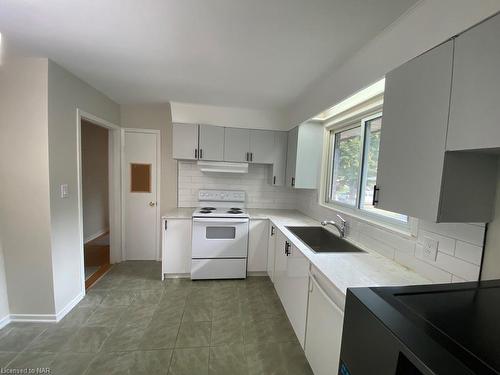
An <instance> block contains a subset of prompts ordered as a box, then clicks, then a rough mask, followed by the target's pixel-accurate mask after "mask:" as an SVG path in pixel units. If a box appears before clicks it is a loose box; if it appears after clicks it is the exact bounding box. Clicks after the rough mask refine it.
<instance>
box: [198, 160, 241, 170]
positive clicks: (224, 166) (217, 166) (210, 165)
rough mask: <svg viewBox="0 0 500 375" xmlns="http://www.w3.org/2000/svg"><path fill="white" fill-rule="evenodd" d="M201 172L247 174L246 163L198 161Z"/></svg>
mask: <svg viewBox="0 0 500 375" xmlns="http://www.w3.org/2000/svg"><path fill="white" fill-rule="evenodd" d="M198 168H200V171H202V172H211V173H248V163H228V162H225V161H198Z"/></svg>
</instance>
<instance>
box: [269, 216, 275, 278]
mask: <svg viewBox="0 0 500 375" xmlns="http://www.w3.org/2000/svg"><path fill="white" fill-rule="evenodd" d="M276 243H277V242H276V227H275V226H274V224H273V223H272V222H270V223H269V235H268V243H267V275H268V276H269V278H270V279H271V281H272V282H273V283H274V256H275V255H274V254H275V252H276Z"/></svg>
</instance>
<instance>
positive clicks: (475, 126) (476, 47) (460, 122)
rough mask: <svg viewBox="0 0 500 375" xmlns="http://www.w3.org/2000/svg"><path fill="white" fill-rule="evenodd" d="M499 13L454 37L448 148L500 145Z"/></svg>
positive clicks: (458, 148)
mask: <svg viewBox="0 0 500 375" xmlns="http://www.w3.org/2000/svg"><path fill="white" fill-rule="evenodd" d="M499 37H500V16H498V15H497V16H495V17H493V18H491V19H489V20H487V21H485V22H483V23H481V24H479V25H478V26H476V27H474V28H472V29H470V30H468V31H466V32H465V33H463V34H461V35H459V36H458V37H457V38H456V40H455V59H454V67H453V90H452V95H451V108H450V124H449V130H448V139H447V143H446V146H447V149H448V150H473V149H487V148H498V147H500V42H499Z"/></svg>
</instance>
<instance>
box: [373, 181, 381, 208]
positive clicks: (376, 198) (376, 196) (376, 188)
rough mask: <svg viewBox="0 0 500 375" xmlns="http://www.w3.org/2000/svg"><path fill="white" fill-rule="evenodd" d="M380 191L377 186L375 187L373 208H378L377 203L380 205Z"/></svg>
mask: <svg viewBox="0 0 500 375" xmlns="http://www.w3.org/2000/svg"><path fill="white" fill-rule="evenodd" d="M379 191H380V188H378V187H377V185H375V186H374V187H373V201H372V205H373V206H376V205H377V203H378V194H377V193H378V192H379Z"/></svg>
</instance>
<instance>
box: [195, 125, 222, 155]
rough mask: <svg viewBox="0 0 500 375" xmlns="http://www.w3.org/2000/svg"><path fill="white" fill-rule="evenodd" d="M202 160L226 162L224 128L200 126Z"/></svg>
mask: <svg viewBox="0 0 500 375" xmlns="http://www.w3.org/2000/svg"><path fill="white" fill-rule="evenodd" d="M198 157H199V159H200V160H212V161H222V160H224V128H223V127H222V126H213V125H200V149H199V155H198Z"/></svg>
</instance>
